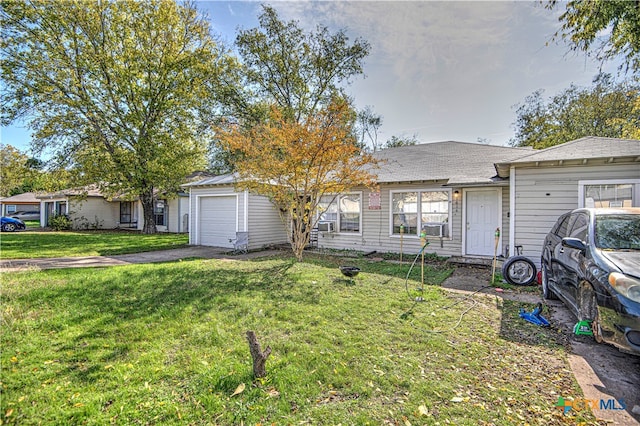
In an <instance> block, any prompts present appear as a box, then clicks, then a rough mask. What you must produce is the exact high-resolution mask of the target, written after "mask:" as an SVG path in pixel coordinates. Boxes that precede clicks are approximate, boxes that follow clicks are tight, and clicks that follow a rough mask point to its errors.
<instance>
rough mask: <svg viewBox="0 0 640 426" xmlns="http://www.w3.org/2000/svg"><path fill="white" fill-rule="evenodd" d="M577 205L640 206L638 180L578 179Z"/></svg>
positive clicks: (639, 184)
mask: <svg viewBox="0 0 640 426" xmlns="http://www.w3.org/2000/svg"><path fill="white" fill-rule="evenodd" d="M578 185H579V186H578V188H579V193H580V199H579V203H578V207H596V208H619V207H638V206H640V200H639V199H640V180H636V179H626V180H624V179H623V180H615V181H614V180H610V181H580V182H579V183H578Z"/></svg>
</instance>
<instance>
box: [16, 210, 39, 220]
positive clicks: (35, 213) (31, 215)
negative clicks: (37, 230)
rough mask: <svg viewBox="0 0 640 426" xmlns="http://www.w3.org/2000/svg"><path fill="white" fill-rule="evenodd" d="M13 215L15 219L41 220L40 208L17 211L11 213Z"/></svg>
mask: <svg viewBox="0 0 640 426" xmlns="http://www.w3.org/2000/svg"><path fill="white" fill-rule="evenodd" d="M11 217H12V218H14V219H20V220H40V210H29V211H25V212H15V213H13V214H12V215H11Z"/></svg>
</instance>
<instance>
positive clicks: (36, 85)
mask: <svg viewBox="0 0 640 426" xmlns="http://www.w3.org/2000/svg"><path fill="white" fill-rule="evenodd" d="M1 7H2V9H1V14H0V17H1V21H0V25H1V28H2V29H1V34H2V40H1V42H0V43H1V44H0V47H1V53H2V59H3V61H2V80H3V83H4V87H5V93H4V97H3V104H2V122H3V124H9V123H10V122H12V121H13V120H16V119H20V118H22V119H25V120H27V122H28V124H29V127H30V129H31V130H32V132H33V137H34V140H33V145H34V146H33V148H34V150H35V151H36V152H40V151H41V150H44V149H52V150H53V151H54V152H55V153H56V154H57V155H58V156H60V157H63V158H66V159H68V160H69V162H70V163H71V164H72V165H73V166H75V167H77V168H78V169H79V170H81V174H79V176H80V177H82V180H79V181H76V183H77V184H79V185H81V184H87V183H97V184H98V185H100V187H101V189H102V190H103V191H104V192H105V193H106V194H108V195H109V194H115V193H126V194H130V195H132V196H137V197H139V199H140V201H141V203H142V206H143V210H144V222H145V225H144V232H145V233H154V232H156V226H155V221H154V215H153V206H154V198H155V196H156V194H157V193H158V192H164V193H167V194H171V193H173V192H175V191H176V190H177V189H178V185H179V184H180V183H183V179H184V177H185V176H186V175H187V174H188V173H189V172H191V171H193V170H195V169H198V168H201V167H202V166H203V165H204V162H205V151H206V144H207V140H208V139H209V138H210V136H211V135H210V131H211V122H212V120H213V119H214V118H215V117H213V114H214V113H215V112H217V111H219V110H220V108H219V105H220V102H222V101H224V100H225V99H227V98H228V97H229V96H232V95H233V93H234V89H233V84H234V82H235V76H234V70H235V68H236V61H235V60H234V59H233V58H231V57H229V56H228V55H227V53H226V51H225V49H224V48H223V47H222V46H221V45H220V44H218V43H216V42H215V41H214V39H213V38H212V36H211V34H210V31H209V23H208V21H207V20H206V19H204V18H203V17H201V16H199V15H198V13H197V10H196V9H195V7H194V6H193V5H191V4H185V5H179V4H178V3H176V2H174V1H171V0H145V1H140V2H134V1H114V0H106V1H99V2H98V1H92V2H85V1H81V0H69V1H64V2H51V1H48V0H32V1H26V0H13V1H5V2H2V4H1Z"/></svg>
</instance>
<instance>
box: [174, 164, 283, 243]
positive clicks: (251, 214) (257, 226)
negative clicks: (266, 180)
mask: <svg viewBox="0 0 640 426" xmlns="http://www.w3.org/2000/svg"><path fill="white" fill-rule="evenodd" d="M234 182H235V176H234V175H222V176H216V177H211V178H207V179H203V180H200V181H198V182H193V183H188V184H185V185H182V186H183V188H187V189H189V194H190V196H189V198H190V206H189V207H190V211H189V217H190V218H191V220H190V224H189V244H195V245H204V246H216V247H226V248H233V247H234V242H235V240H236V238H237V233H238V232H244V233H248V238H249V242H248V248H249V249H250V250H253V249H257V248H262V247H265V246H269V245H273V244H283V243H286V242H287V233H286V230H285V227H284V225H283V224H282V221H281V220H280V216H279V213H278V210H277V209H276V208H275V207H274V205H273V204H272V203H271V202H270V201H269V200H268V199H267V198H266V197H262V196H259V195H255V194H250V193H249V192H247V191H243V192H236V190H235V189H234V187H233V184H234Z"/></svg>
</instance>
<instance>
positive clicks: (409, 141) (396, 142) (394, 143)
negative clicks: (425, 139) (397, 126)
mask: <svg viewBox="0 0 640 426" xmlns="http://www.w3.org/2000/svg"><path fill="white" fill-rule="evenodd" d="M417 144H418V138H417V136H416V135H413V136H391V138H389V140H387V142H386V143H385V144H384V147H383V149H387V148H398V147H400V146H411V145H417Z"/></svg>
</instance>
